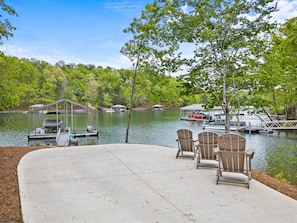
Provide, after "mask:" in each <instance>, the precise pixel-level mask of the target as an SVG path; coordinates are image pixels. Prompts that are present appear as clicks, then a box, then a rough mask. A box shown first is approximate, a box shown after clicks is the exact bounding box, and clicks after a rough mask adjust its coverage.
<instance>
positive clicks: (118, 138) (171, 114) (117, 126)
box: [0, 111, 297, 171]
mask: <svg viewBox="0 0 297 223" xmlns="http://www.w3.org/2000/svg"><path fill="white" fill-rule="evenodd" d="M85 116H86V115H84V114H80V116H78V117H76V118H77V120H83V119H85V118H86V117H85ZM127 120H128V113H106V112H102V113H98V129H99V138H98V139H97V138H93V139H92V140H91V142H90V141H89V140H88V141H85V139H79V144H80V145H82V144H88V143H90V144H111V143H125V138H126V128H127ZM77 123H78V125H79V124H80V122H77ZM27 126H28V118H27V115H26V114H20V113H1V114H0V146H27V145H28V141H27V135H28V127H27ZM84 127H85V126H83V128H84ZM180 128H187V129H190V130H192V131H193V133H194V136H195V139H197V134H198V133H199V132H201V131H203V129H202V124H201V123H199V122H191V121H181V120H180V119H179V111H163V112H153V111H133V113H132V120H131V126H130V131H129V143H140V144H154V145H161V146H168V147H174V148H177V144H176V141H175V140H176V138H177V135H176V131H177V130H178V129H180ZM218 133H219V134H222V133H223V132H218ZM242 134H243V135H244V136H245V137H246V139H247V148H254V149H255V150H256V153H255V156H254V159H253V160H252V166H253V168H254V169H257V170H261V171H265V168H266V157H267V154H269V152H270V151H272V150H273V149H275V148H277V147H278V146H280V145H295V144H296V142H297V141H296V140H297V134H296V132H295V131H294V132H292V131H291V132H274V133H273V134H268V135H261V134H251V135H249V134H244V133H242Z"/></svg>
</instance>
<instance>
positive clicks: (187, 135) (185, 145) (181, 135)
mask: <svg viewBox="0 0 297 223" xmlns="http://www.w3.org/2000/svg"><path fill="white" fill-rule="evenodd" d="M177 136H178V143H179V145H180V148H181V150H182V151H188V152H195V147H194V142H193V133H192V131H191V130H188V129H179V130H178V131H177Z"/></svg>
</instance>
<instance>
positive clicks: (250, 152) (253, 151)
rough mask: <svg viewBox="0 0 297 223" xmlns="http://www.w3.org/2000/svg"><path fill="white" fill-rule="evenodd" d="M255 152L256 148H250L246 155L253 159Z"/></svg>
mask: <svg viewBox="0 0 297 223" xmlns="http://www.w3.org/2000/svg"><path fill="white" fill-rule="evenodd" d="M254 154H255V150H254V149H249V150H248V151H247V152H246V155H247V156H248V157H249V158H250V159H253V157H254Z"/></svg>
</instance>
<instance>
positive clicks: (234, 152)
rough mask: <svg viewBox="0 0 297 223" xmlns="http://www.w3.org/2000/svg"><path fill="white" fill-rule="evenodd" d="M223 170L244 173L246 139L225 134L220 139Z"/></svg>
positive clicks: (236, 135)
mask: <svg viewBox="0 0 297 223" xmlns="http://www.w3.org/2000/svg"><path fill="white" fill-rule="evenodd" d="M218 145H219V150H220V157H221V162H222V164H223V169H224V170H225V171H228V172H239V173H243V172H244V163H245V162H244V158H245V145H246V139H245V138H244V137H243V136H241V135H238V134H231V133H227V134H223V135H221V136H219V138H218Z"/></svg>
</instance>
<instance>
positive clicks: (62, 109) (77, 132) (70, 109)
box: [28, 99, 99, 146]
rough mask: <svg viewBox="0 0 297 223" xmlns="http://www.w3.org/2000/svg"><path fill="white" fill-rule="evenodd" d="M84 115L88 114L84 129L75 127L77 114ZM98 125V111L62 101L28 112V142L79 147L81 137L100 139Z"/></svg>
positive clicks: (72, 102)
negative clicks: (41, 141) (36, 141)
mask: <svg viewBox="0 0 297 223" xmlns="http://www.w3.org/2000/svg"><path fill="white" fill-rule="evenodd" d="M40 111H45V112H40ZM82 113H87V114H88V120H86V124H85V127H84V128H83V129H82V128H81V127H79V126H75V119H74V116H75V115H76V114H82ZM49 115H51V116H53V117H51V118H49ZM97 124H98V110H96V109H94V108H90V107H87V106H84V105H82V104H79V103H77V102H74V101H71V100H68V99H61V100H59V101H56V102H53V103H50V104H47V105H44V106H42V107H38V108H36V109H33V110H30V111H29V112H28V142H29V141H31V140H46V141H55V142H56V143H57V145H58V146H69V145H73V144H74V145H77V144H78V138H79V137H97V138H98V137H99V133H98V128H97Z"/></svg>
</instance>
